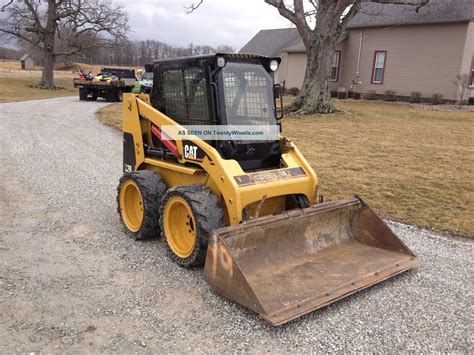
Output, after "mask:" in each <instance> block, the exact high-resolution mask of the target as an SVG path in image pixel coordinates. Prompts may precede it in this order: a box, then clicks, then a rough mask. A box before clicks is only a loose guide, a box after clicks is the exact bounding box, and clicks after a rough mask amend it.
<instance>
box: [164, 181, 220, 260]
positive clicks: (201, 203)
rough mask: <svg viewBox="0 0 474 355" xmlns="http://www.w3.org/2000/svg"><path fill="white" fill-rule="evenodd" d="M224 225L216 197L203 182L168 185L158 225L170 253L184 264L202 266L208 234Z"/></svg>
mask: <svg viewBox="0 0 474 355" xmlns="http://www.w3.org/2000/svg"><path fill="white" fill-rule="evenodd" d="M223 226H224V210H223V209H222V207H221V206H220V205H219V199H218V198H217V196H215V195H214V194H213V193H212V191H211V190H210V189H208V188H207V187H205V186H203V185H186V186H178V187H174V188H171V189H169V190H168V191H167V192H166V193H165V195H164V197H163V201H162V203H161V209H160V229H161V236H162V237H163V239H164V240H165V242H166V247H167V251H168V254H169V255H170V257H171V258H172V259H173V260H174V261H175V262H176V263H178V264H179V265H181V266H183V267H187V268H189V267H201V266H203V265H204V262H205V260H206V253H207V245H208V242H209V234H210V233H211V231H212V230H214V229H217V228H220V227H223Z"/></svg>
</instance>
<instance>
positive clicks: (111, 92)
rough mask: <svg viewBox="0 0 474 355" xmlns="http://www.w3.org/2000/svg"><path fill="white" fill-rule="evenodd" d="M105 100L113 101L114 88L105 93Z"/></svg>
mask: <svg viewBox="0 0 474 355" xmlns="http://www.w3.org/2000/svg"><path fill="white" fill-rule="evenodd" d="M105 101H107V102H114V101H115V89H113V90H110V91H109V92H107V93H106V94H105Z"/></svg>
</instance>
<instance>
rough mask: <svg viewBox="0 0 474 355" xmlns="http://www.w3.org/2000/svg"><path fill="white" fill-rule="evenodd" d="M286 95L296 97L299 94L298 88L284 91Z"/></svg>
mask: <svg viewBox="0 0 474 355" xmlns="http://www.w3.org/2000/svg"><path fill="white" fill-rule="evenodd" d="M286 93H287V94H288V95H291V96H298V95H299V94H300V89H298V88H289V89H288V90H286Z"/></svg>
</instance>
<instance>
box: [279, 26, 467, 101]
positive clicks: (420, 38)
mask: <svg viewBox="0 0 474 355" xmlns="http://www.w3.org/2000/svg"><path fill="white" fill-rule="evenodd" d="M468 28H469V33H468ZM472 31H473V30H472V22H471V23H470V24H469V26H468V23H454V24H435V25H417V26H393V27H388V28H385V27H376V28H366V29H364V30H363V41H362V51H361V61H360V69H359V73H360V77H359V81H361V82H362V84H361V85H360V86H359V91H361V92H366V91H367V90H375V91H376V93H378V94H383V93H384V92H385V90H395V91H396V92H397V95H402V96H410V94H411V92H412V91H420V92H421V93H422V95H423V96H424V97H431V96H432V95H433V94H435V93H440V94H442V95H443V97H444V98H446V99H450V100H455V99H456V86H455V85H454V84H453V81H454V80H455V79H456V75H457V74H459V73H460V71H461V65H462V64H463V65H464V62H465V58H466V56H468V53H466V52H465V51H466V50H467V47H469V45H466V43H467V42H469V43H470V47H471V48H472V47H473V46H474V44H473V41H472V40H469V36H468V34H469V35H470V36H472ZM360 32H361V30H359V29H352V30H349V37H348V38H347V39H346V40H344V41H343V42H341V43H340V44H339V45H338V46H337V48H336V49H337V50H340V51H341V65H340V73H339V80H338V82H336V83H331V89H332V90H336V89H337V88H338V87H345V88H347V89H348V88H350V87H351V84H352V80H354V79H355V75H354V74H355V73H356V71H357V59H358V53H359V40H360ZM465 48H466V49H465ZM376 50H383V51H387V55H386V62H385V73H384V80H383V84H372V83H371V78H372V70H373V63H374V52H375V51H376ZM471 53H472V49H471ZM292 54H293V53H289V62H288V71H287V77H288V79H287V82H292V83H299V84H300V85H301V82H302V77H301V75H300V73H304V70H305V64H304V61H303V60H301V59H300V58H299V57H298V58H296V57H295V58H294V59H295V60H293V57H292ZM301 56H303V55H301V54H300V57H301ZM292 75H294V76H295V77H294V78H292ZM287 87H289V86H288V85H287Z"/></svg>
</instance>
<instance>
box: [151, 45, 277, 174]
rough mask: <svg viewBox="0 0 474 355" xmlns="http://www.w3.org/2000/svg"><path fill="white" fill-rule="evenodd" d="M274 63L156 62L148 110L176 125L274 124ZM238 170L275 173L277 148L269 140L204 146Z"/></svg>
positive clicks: (247, 59)
mask: <svg viewBox="0 0 474 355" xmlns="http://www.w3.org/2000/svg"><path fill="white" fill-rule="evenodd" d="M279 63H280V59H279V58H267V57H262V56H255V55H247V54H212V55H204V56H194V57H185V58H177V59H164V60H158V61H156V62H155V67H154V83H153V91H152V95H151V103H152V105H153V106H154V107H155V108H157V109H158V110H160V111H161V112H163V113H165V114H166V115H168V116H169V117H170V118H172V119H173V120H175V121H176V122H178V123H179V124H181V125H183V126H186V125H231V126H235V125H262V126H267V125H273V126H277V125H279V120H280V119H281V118H282V115H281V112H282V110H281V100H280V107H279V109H278V110H277V105H276V99H277V98H280V99H281V89H280V87H279V85H274V80H273V73H274V71H276V70H277V69H278V65H279ZM207 142H208V143H209V144H211V145H212V146H213V147H214V148H216V149H217V150H218V151H219V153H220V155H221V156H222V157H223V158H224V159H234V160H236V161H237V162H238V163H239V164H240V166H241V167H242V169H243V170H245V171H250V170H255V169H265V168H278V167H279V166H280V160H281V145H280V141H279V139H278V137H275V139H271V140H252V139H249V140H215V141H207Z"/></svg>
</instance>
